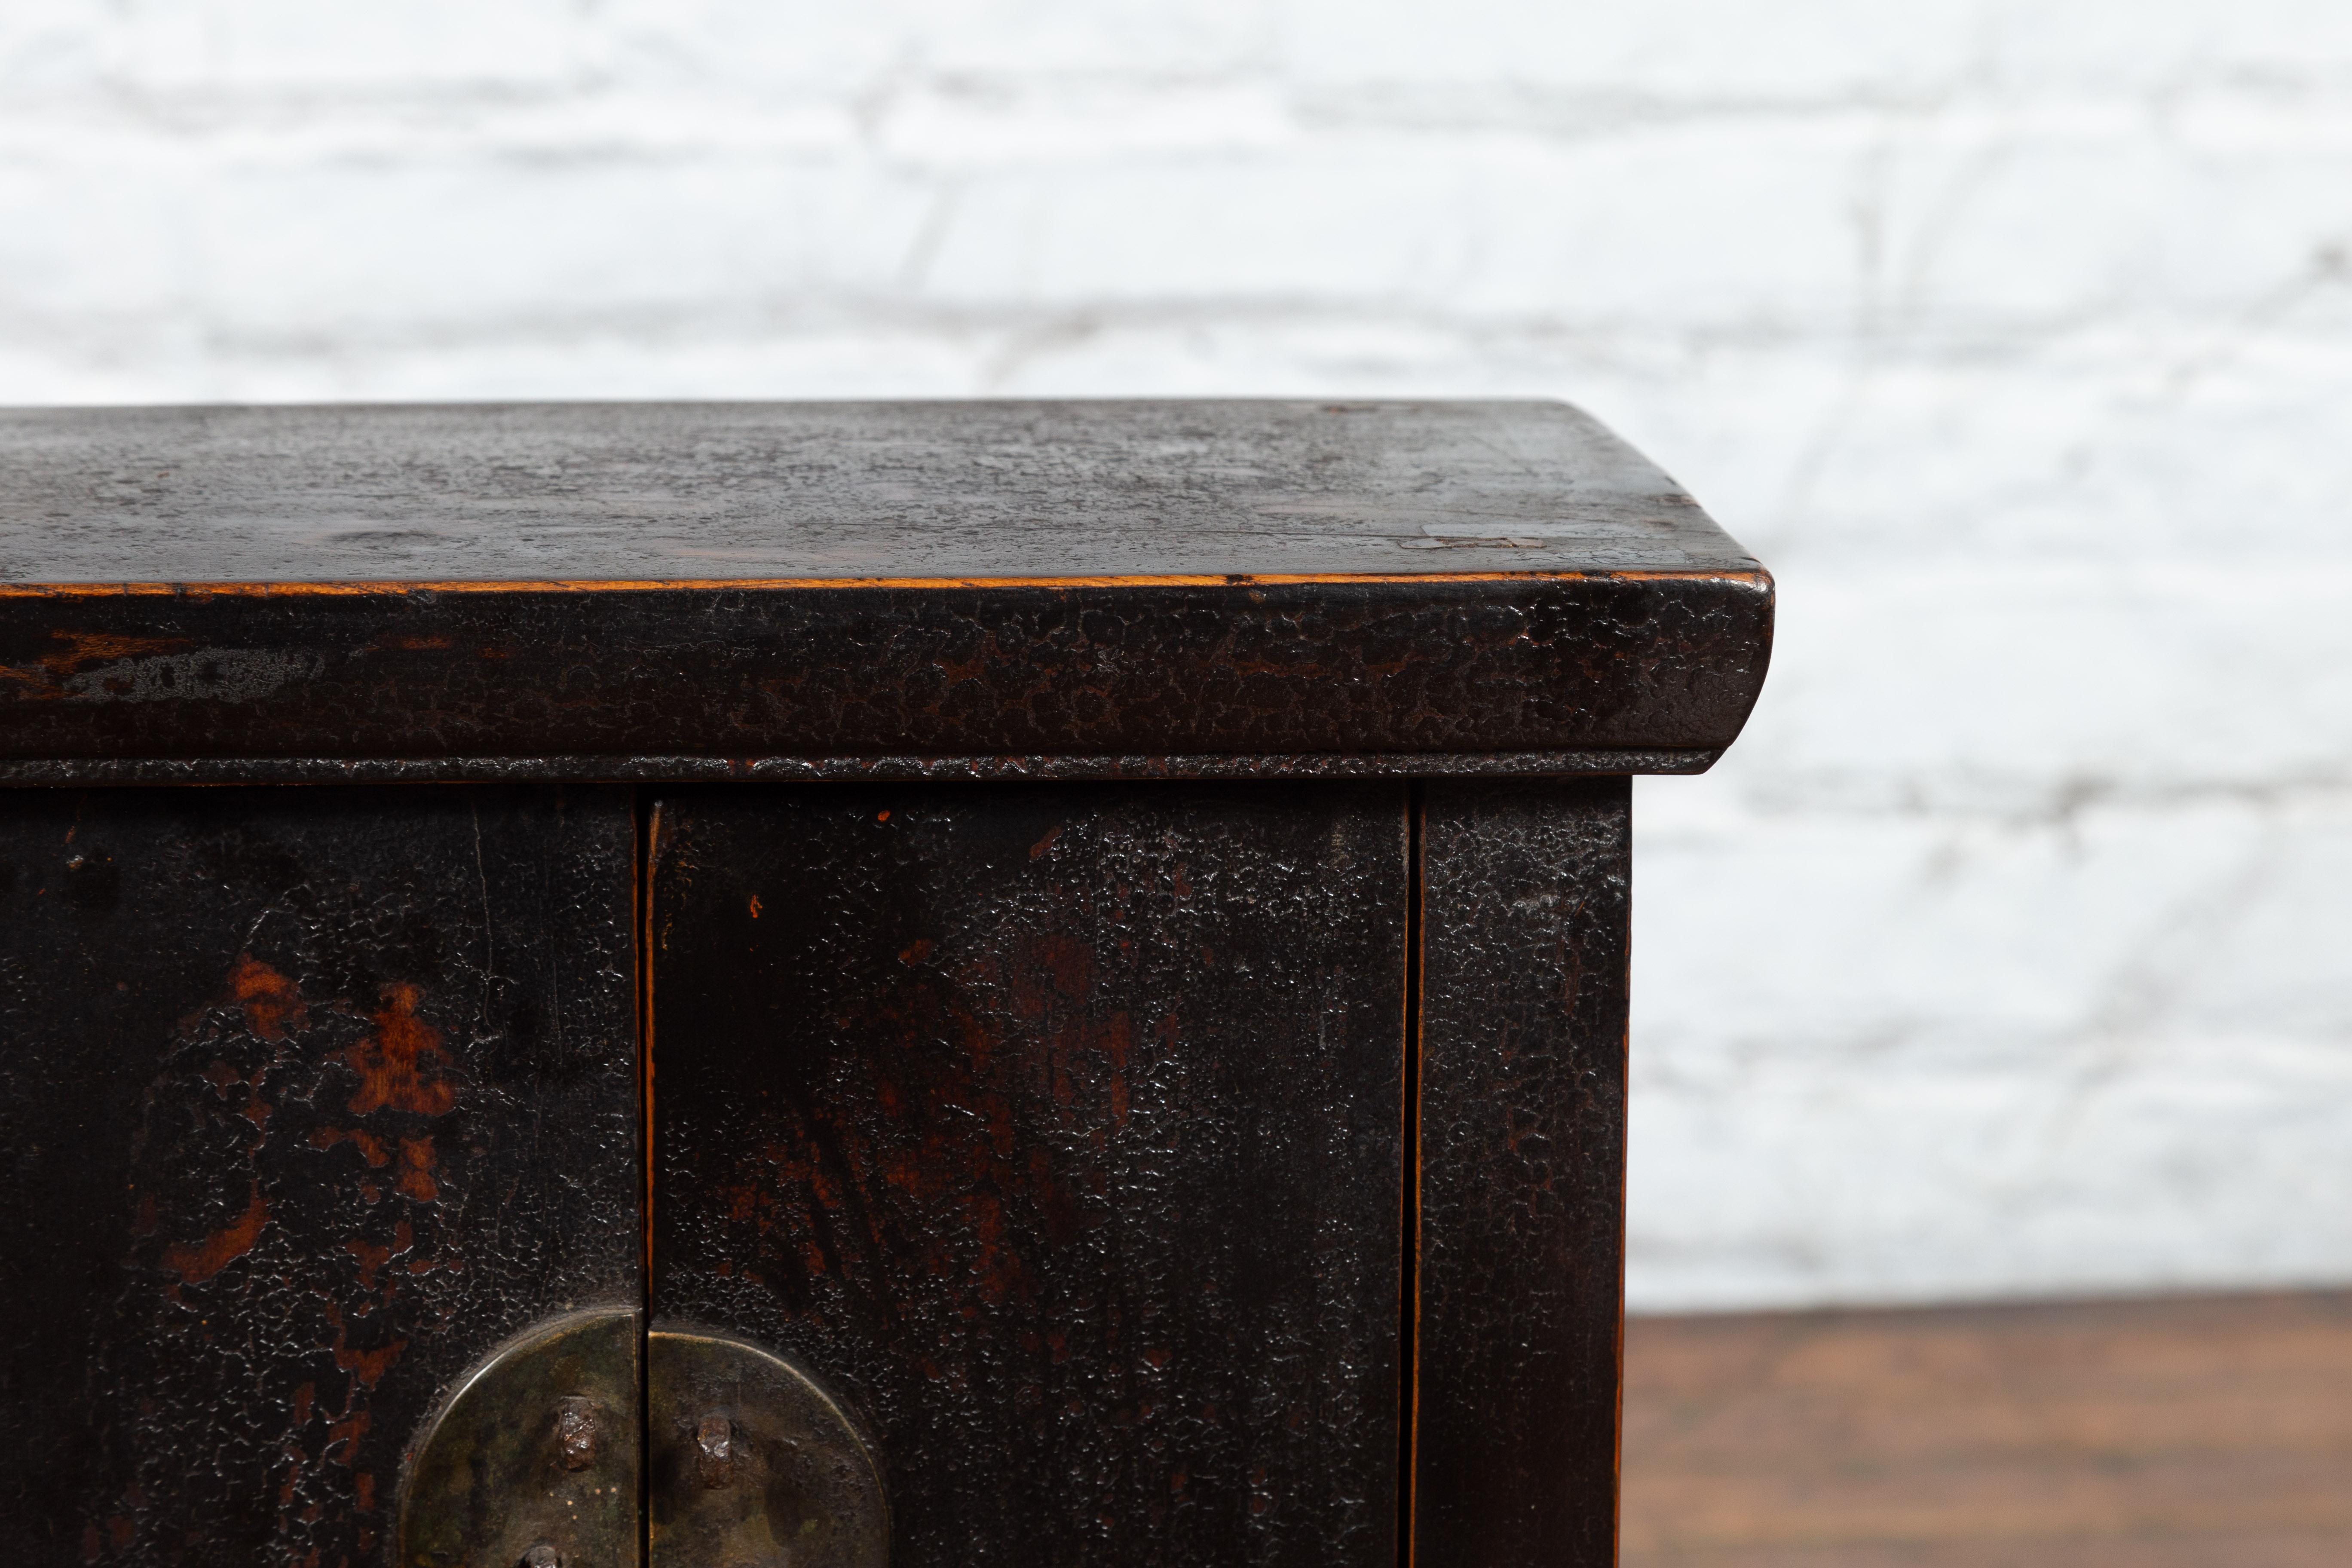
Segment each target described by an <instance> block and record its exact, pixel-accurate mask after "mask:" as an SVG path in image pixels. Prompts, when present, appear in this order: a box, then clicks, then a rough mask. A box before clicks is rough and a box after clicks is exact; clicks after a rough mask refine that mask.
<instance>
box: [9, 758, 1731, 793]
mask: <svg viewBox="0 0 2352 1568" xmlns="http://www.w3.org/2000/svg"><path fill="white" fill-rule="evenodd" d="M1721 754H1722V753H1721V752H1675V751H1630V750H1624V749H1618V750H1600V749H1591V750H1585V751H1573V752H1429V753H1423V754H1421V755H1417V756H1394V755H1392V756H1382V755H1379V754H1372V755H1363V754H1349V753H1345V752H1326V753H1322V754H1319V755H1318V754H1307V755H1299V754H1296V753H1294V754H1290V755H1265V756H1220V755H1216V754H1214V753H1211V754H1208V755H1201V756H1156V757H1155V756H1129V757H816V758H805V757H582V756H564V757H554V756H550V757H445V758H409V759H402V758H396V757H383V758H373V759H369V758H350V757H263V758H255V757H199V758H192V759H184V760H178V761H174V760H172V759H169V758H121V757H100V758H92V759H87V760H84V761H79V762H73V761H55V760H52V761H47V762H8V761H5V760H0V787H6V786H9V785H24V784H64V783H84V784H231V783H258V784H431V783H434V782H436V781H450V782H460V783H474V782H479V783H493V782H521V781H525V780H536V781H546V782H550V783H572V784H583V783H611V782H621V781H628V782H637V783H645V784H718V783H733V784H788V783H789V784H819V783H827V782H830V783H846V782H850V781H854V780H877V781H881V780H889V781H908V780H915V779H937V780H940V781H943V782H944V781H953V782H958V783H965V782H969V783H985V782H991V781H994V782H1011V781H1017V780H1028V779H1034V780H1039V781H1049V780H1070V779H1353V778H1418V777H1427V776H1431V775H1444V776H1446V777H1449V778H1569V777H1574V776H1577V775H1579V774H1591V773H1705V772H1706V770H1707V769H1708V768H1709V767H1711V766H1713V765H1714V763H1715V760H1716V758H1717V757H1718V756H1720V755H1721Z"/></svg>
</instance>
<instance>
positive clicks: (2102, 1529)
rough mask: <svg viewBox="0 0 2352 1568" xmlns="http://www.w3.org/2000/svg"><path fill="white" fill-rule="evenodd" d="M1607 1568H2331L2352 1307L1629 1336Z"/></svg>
mask: <svg viewBox="0 0 2352 1568" xmlns="http://www.w3.org/2000/svg"><path fill="white" fill-rule="evenodd" d="M1624 1462H1625V1471H1624V1516H1623V1517H1624V1537H1623V1539H1624V1550H1623V1555H1622V1560H1621V1561H1622V1563H1623V1564H1624V1568H1897V1565H1900V1568H2061V1565H2063V1568H2126V1565H2128V1568H2352V1292H2341V1293H2307V1294H2295V1295H2273V1296H2240V1297H2208V1298H2177V1299H2171V1300H2154V1301H2131V1302H2100V1303H2069V1304H2064V1305H2043V1306H2025V1307H1990V1308H1969V1309H1937V1310H1922V1311H1886V1312H1822V1313H1785V1314H1780V1313H1776V1314H1769V1315H1759V1316H1753V1317H1723V1318H1649V1319H1638V1318H1637V1319H1635V1320H1633V1321H1632V1322H1630V1323H1629V1324H1628V1325H1627V1331H1626V1343H1625V1461H1624Z"/></svg>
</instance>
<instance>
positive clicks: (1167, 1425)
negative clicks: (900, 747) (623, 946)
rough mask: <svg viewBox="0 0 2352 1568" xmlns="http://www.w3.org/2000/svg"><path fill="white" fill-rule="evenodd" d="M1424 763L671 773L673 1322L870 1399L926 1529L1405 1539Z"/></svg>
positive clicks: (926, 1562)
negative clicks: (1152, 772) (1371, 767)
mask: <svg viewBox="0 0 2352 1568" xmlns="http://www.w3.org/2000/svg"><path fill="white" fill-rule="evenodd" d="M1405 802H1406V791H1405V788H1404V786H1402V785H1392V784H1381V785H1359V784H1348V785H1337V786H1332V785H1310V786H1293V787H1287V788H1280V789H1273V788H1262V787H1246V786H1202V785H1172V784H1169V785H1140V786H1127V785H1122V786H1087V787H1075V786H1072V787H1020V788H994V787H973V786H962V787H957V786H946V787H941V786H929V787H918V786H898V787H889V788H885V787H866V786H858V787H854V788H846V787H845V788H832V787H816V788H803V789H788V790H758V791H755V790H740V791H733V792H726V793H716V792H714V793H710V794H688V795H683V796H679V797H676V798H673V799H670V800H667V801H666V802H665V803H664V804H663V805H662V807H661V809H660V813H659V817H658V825H657V827H656V847H655V852H654V854H655V860H654V864H655V873H654V937H653V944H654V1005H653V1012H654V1031H653V1040H652V1052H653V1061H654V1068H655V1079H654V1084H655V1107H656V1111H655V1116H656V1195H655V1222H654V1237H655V1252H654V1257H655V1264H654V1283H653V1306H654V1312H655V1316H656V1321H657V1322H667V1323H675V1324H678V1325H680V1326H701V1327H706V1328H712V1329H718V1330H722V1331H731V1332H736V1333H740V1334H744V1335H748V1336H750V1337H751V1338H753V1339H755V1340H758V1341H761V1342H765V1343H767V1344H770V1345H772V1346H773V1347H774V1348H776V1349H777V1350H779V1351H781V1352H783V1353H785V1354H787V1355H789V1356H791V1357H793V1359H795V1360H796V1361H798V1362H800V1363H802V1364H803V1365H804V1366H806V1367H807V1368H808V1369H809V1370H810V1371H811V1372H812V1373H814V1374H815V1375H816V1376H818V1377H819V1378H820V1379H822V1380H824V1381H825V1382H827V1383H829V1384H832V1385H833V1386H834V1387H835V1388H836V1389H837V1390H839V1391H840V1392H841V1393H842V1394H844V1395H845V1397H846V1398H847V1400H848V1401H849V1403H850V1404H851V1405H854V1406H855V1407H856V1409H857V1410H858V1411H859V1412H860V1413H861V1414H862V1415H863V1416H864V1418H865V1419H866V1421H867V1422H868V1423H870V1425H871V1426H872V1428H873V1430H874V1434H875V1437H876V1440H877V1447H878V1449H879V1451H880V1453H881V1455H882V1458H883V1462H884V1465H885V1468H886V1472H887V1485H888V1488H889V1491H890V1502H891V1509H892V1512H893V1516H894V1543H893V1549H892V1551H893V1561H894V1562H895V1563H898V1564H899V1565H900V1568H949V1565H950V1564H954V1565H967V1564H1004V1565H1008V1568H1009V1565H1013V1564H1019V1565H1021V1568H1078V1565H1080V1564H1093V1563H1119V1564H1123V1565H1127V1568H1145V1565H1150V1564H1169V1565H1171V1568H1172V1565H1176V1564H1181V1565H1183V1568H1198V1565H1199V1564H1202V1563H1221V1564H1230V1565H1234V1568H1240V1565H1243V1564H1297V1565H1300V1568H1305V1565H1307V1564H1317V1565H1325V1564H1328V1565H1333V1568H1337V1565H1339V1564H1348V1565H1349V1568H1387V1565H1388V1564H1390V1563H1392V1562H1393V1561H1394V1557H1395V1545H1396V1496H1397V1476H1396V1452H1397V1447H1396V1445H1397V1427H1396V1419H1397V1406H1398V1400H1397V1353H1398V1352H1397V1347H1398V1340H1399V1328H1398V1318H1397V1290H1398V1276H1399V1272H1400V1266H1401V1261H1402V1258H1401V1242H1400V1237H1399V1206H1400V1205H1399V1194H1400V1182H1401V1180H1402V1173H1401V1169H1400V1163H1399V1152H1398V1150H1399V1144H1400V1142H1401V1129H1400V1125H1399V1116H1398V1106H1399V1103H1400V1101H1399V1095H1400V1092H1401V1081H1402V1044H1403V972H1404V957H1405V954H1404V929H1405V910H1406V897H1407V877H1406V852H1405V850H1406V827H1407V823H1406V816H1405Z"/></svg>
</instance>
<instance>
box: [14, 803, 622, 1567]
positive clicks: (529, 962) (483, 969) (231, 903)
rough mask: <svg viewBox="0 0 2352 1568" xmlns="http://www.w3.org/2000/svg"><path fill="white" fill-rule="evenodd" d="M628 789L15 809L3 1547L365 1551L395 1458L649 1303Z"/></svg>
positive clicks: (382, 1518) (28, 1551)
mask: <svg viewBox="0 0 2352 1568" xmlns="http://www.w3.org/2000/svg"><path fill="white" fill-rule="evenodd" d="M631 849H632V838H631V816H630V807H629V802H628V799H627V796H626V794H625V792H621V791H614V790H601V789H589V790H570V791H564V790H556V789H537V790H527V791H514V790H501V789H457V788H452V789H438V788H436V789H412V790H405V791H362V790H317V791H269V790H256V791H238V790H191V791H124V792H109V791H88V792H77V793H68V792H33V791H25V792H17V793H13V794H11V795H7V796H5V798H0V1149H5V1151H6V1152H7V1156H8V1159H9V1161H10V1162H11V1169H10V1172H9V1176H8V1180H7V1182H6V1184H5V1186H4V1187H0V1558H5V1560H6V1561H8V1562H10V1563H26V1564H51V1563H122V1564H140V1565H142V1568H151V1565H160V1564H175V1563H186V1564H221V1565H224V1568H226V1565H228V1564H236V1565H238V1568H247V1565H250V1564H273V1565H293V1564H306V1565H308V1564H318V1565H320V1568H335V1565H337V1564H342V1563H350V1564H354V1565H356V1564H361V1563H374V1562H378V1561H380V1560H381V1551H382V1542H383V1540H384V1539H385V1538H386V1537H387V1536H388V1535H389V1533H390V1529H391V1524H392V1510H393V1508H394V1489H395V1487H396V1485H397V1481H398V1478H399V1475H400V1469H401V1463H402V1452H403V1448H404V1446H405V1445H406V1444H407V1443H408V1442H409V1441H411V1439H412V1438H413V1437H414V1436H415V1431H416V1428H417V1426H418V1425H419V1423H420V1422H421V1421H422V1420H423V1419H424V1417H425V1415H426V1414H427V1412H428V1411H429V1410H431V1408H432V1407H433V1405H434V1404H435V1401H436V1398H437V1397H438V1396H439V1395H440V1394H441V1392H442V1390H443V1387H444V1385H445V1384H446V1383H447V1382H448V1380H450V1379H451V1378H453V1377H454V1376H456V1375H457V1373H460V1372H461V1371H463V1370H464V1369H465V1368H466V1366H467V1364H468V1363H471V1362H472V1361H474V1359H475V1358H476V1357H478V1355H480V1354H482V1353H483V1352H487V1351H488V1350H489V1349H490V1348H491V1347H492V1346H493V1345H495V1344H496V1343H497V1342H499V1341H500V1340H502V1339H504V1338H505V1337H507V1336H508V1335H509V1334H510V1333H512V1332H514V1331H518V1330H520V1329H521V1328H523V1327H524V1326H526V1325H527V1324H529V1323H530V1322H531V1321H534V1320H537V1319H540V1318H541V1317H543V1316H546V1315H549V1314H551V1313H553V1312H556V1311H559V1310H565V1309H567V1308H571V1307H575V1306H584V1305H589V1304H594V1303H616V1304H632V1303H634V1302H635V1300H636V1299H637V1296H638V1293H639V1289H640V1264H639V1257H640V1248H639V1230H638V1205H639V1198H638V1192H639V1188H638V1181H637V1174H636V1169H637V1122H636V1118H635V1039H634V1036H635V1031H634V1028H633V1026H632V1011H631V1008H632V980H631V971H632V963H633V943H632V940H631V935H632V933H631V931H630V913H629V911H630V907H631V906H630V900H631V880H630V875H631V868H630V858H631Z"/></svg>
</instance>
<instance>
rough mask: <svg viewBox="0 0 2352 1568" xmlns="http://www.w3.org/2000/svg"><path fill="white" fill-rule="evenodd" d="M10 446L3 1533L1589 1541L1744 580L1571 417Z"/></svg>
mask: <svg viewBox="0 0 2352 1568" xmlns="http://www.w3.org/2000/svg"><path fill="white" fill-rule="evenodd" d="M0 454H5V456H0V785H5V788H0V1149H5V1155H6V1159H7V1167H6V1168H7V1173H8V1175H7V1181H6V1184H5V1189H0V1553H4V1554H5V1557H6V1559H7V1560H8V1561H9V1562H12V1563H60V1564H62V1563H77V1564H80V1563H88V1564H116V1563H138V1564H151V1563H152V1564H174V1563H185V1564H205V1565H211V1564H232V1563H234V1564H257V1563H259V1564H285V1565H289V1568H290V1565H297V1564H299V1565H303V1568H346V1565H349V1568H360V1565H362V1564H366V1565H375V1564H387V1563H388V1564H397V1565H399V1568H458V1565H460V1564H464V1565H467V1568H513V1565H516V1564H521V1565H524V1568H623V1565H631V1568H634V1565H635V1564H638V1563H642V1562H646V1561H648V1560H650V1561H651V1562H653V1563H658V1564H661V1565H662V1568H704V1565H709V1568H751V1565H754V1564H761V1565H766V1564H773V1565H777V1568H782V1565H786V1564H789V1565H791V1568H835V1565H839V1568H880V1564H882V1563H886V1562H887V1563H897V1564H899V1565H901V1568H949V1565H950V1564H959V1565H960V1564H1005V1565H1008V1568H1009V1565H1012V1564H1020V1565H1022V1568H1077V1565H1079V1564H1111V1563H1117V1564H1119V1565H1120V1568H1147V1565H1150V1564H1170V1565H1175V1564H1183V1565H1185V1568H1197V1565H1198V1564H1202V1563H1217V1564H1229V1565H1232V1568H1244V1565H1255V1564H1263V1565H1265V1568H1276V1565H1281V1568H1310V1565H1311V1568H1341V1565H1347V1568H1386V1565H1388V1564H1393V1563H1403V1562H1406V1561H1409V1560H1410V1561H1417V1562H1420V1563H1426V1564H1432V1565H1444V1568H1506V1565H1520V1564H1527V1565H1534V1564H1548V1565H1550V1564H1556V1565H1559V1568H1570V1565H1576V1568H1601V1565H1604V1564H1608V1563H1613V1561H1614V1551H1615V1547H1614V1532H1615V1494H1616V1480H1615V1464H1616V1424H1617V1385H1618V1344H1619V1327H1620V1297H1621V1268H1622V1185H1623V1169H1624V1159H1623V1154H1624V1149H1623V1143H1624V1125H1625V1121H1624V1092H1625V1042H1624V1024H1625V1007H1626V995H1625V987H1626V966H1625V960H1626V929H1627V915H1628V907H1629V906H1628V898H1629V864H1628V849H1627V837H1626V835H1627V801H1628V793H1627V791H1628V785H1627V775H1629V774H1631V773H1643V772H1678V773H1691V772H1697V771H1700V770H1702V769H1704V768H1706V766H1707V765H1708V764H1709V763H1712V762H1713V760H1714V759H1715V757H1716V756H1717V754H1718V753H1719V752H1720V751H1721V749H1722V748H1723V747H1724V746H1726V745H1727V744H1728V743H1729V742H1731V740H1732V739H1733V737H1734V736H1735V735H1736V734H1737V733H1738V729H1739V727H1740V724H1741V722H1742V721H1744V719H1745V718H1746V715H1747V713H1748V709H1749V707H1750V706H1751V704H1752V703H1753V701H1754V700H1755V697H1756V693H1757V690H1758V688H1759V684H1760V683H1761V681H1762V679H1763V674H1764V668H1765V660H1766V655H1767V650H1768V647H1769V637H1770V629H1771V615H1772V594H1771V584H1770V580H1769V578H1768V577H1767V576H1766V575H1765V574H1764V573H1763V571H1762V570H1761V569H1760V568H1759V566H1758V565H1757V563H1755V562H1754V561H1752V560H1750V559H1749V558H1748V557H1747V556H1746V555H1745V554H1743V553H1742V552H1740V550H1739V549H1738V546H1737V545H1736V544H1734V543H1733V542H1731V541H1730V540H1729V539H1727V538H1726V537H1725V536H1724V535H1723V534H1722V533H1721V532H1720V531H1717V529H1716V528H1715V526H1714V525H1713V524H1712V523H1710V522H1709V521H1707V520H1706V517H1705V516H1704V514H1702V513H1701V512H1700V511H1699V510H1697V508H1696V506H1695V505H1694V504H1693V502H1692V501H1691V500H1690V498H1689V497H1688V496H1686V495H1685V494H1684V493H1683V492H1682V491H1681V490H1680V489H1677V488H1676V487H1675V485H1674V484H1673V483H1672V482H1671V481H1670V480H1668V479H1666V478H1665V477H1664V475H1662V474H1660V473H1659V472H1658V471H1657V470H1656V469H1654V468H1652V467H1650V466H1649V465H1648V464H1647V463H1645V462H1644V461H1643V459H1642V458H1639V457H1638V456H1636V455H1635V454H1634V453H1633V452H1632V451H1631V450H1630V449H1628V448H1627V447H1624V446H1623V445H1622V443H1620V442H1618V441H1617V440H1615V439H1614V438H1613V437H1611V436H1609V435H1608V434H1607V433H1606V432H1605V431H1604V430H1602V429H1601V427H1599V426H1596V425H1595V424H1593V423H1592V422H1591V420H1590V419H1588V418H1586V417H1585V416H1582V415H1580V414H1579V413H1577V412H1575V411H1574V410H1572V409H1570V408H1567V407H1565V406H1561V405H1547V404H1532V403H1530V404H1455V403H1423V404H1405V403H1370V404H1345V405H1326V404H1313V403H1234V402H1214V403H1212V402H1203V403H1126V404H1121V403H1099V404H1090V403H1075V404H1018V403H985V404H932V405H917V404H876V405H541V406H480V407H374V408H341V407H337V408H299V409H297V408H286V409H227V408H204V409H138V410H80V411H66V410H60V411H30V412H27V411H17V412H11V413H0Z"/></svg>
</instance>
